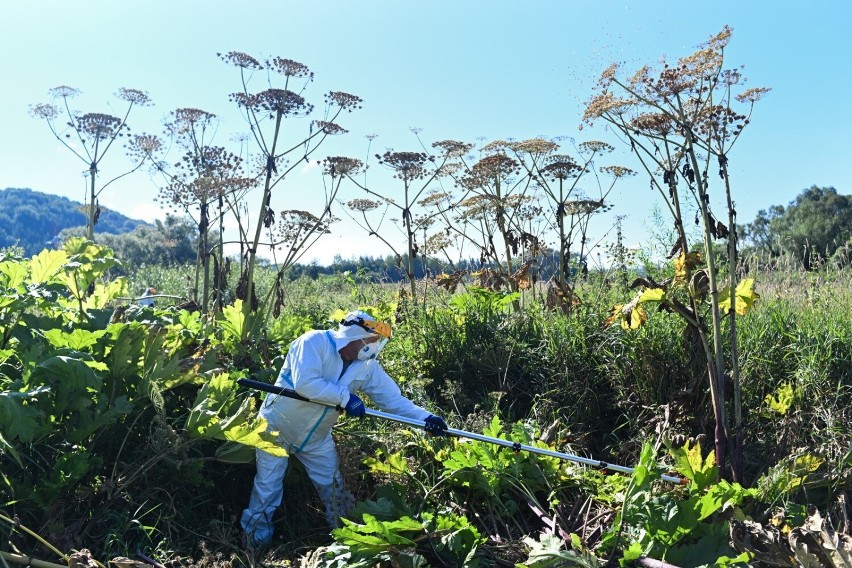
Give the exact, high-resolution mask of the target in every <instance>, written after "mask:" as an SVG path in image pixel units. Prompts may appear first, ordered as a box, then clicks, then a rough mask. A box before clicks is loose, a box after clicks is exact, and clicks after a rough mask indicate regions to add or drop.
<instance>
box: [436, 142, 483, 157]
mask: <svg viewBox="0 0 852 568" xmlns="http://www.w3.org/2000/svg"><path fill="white" fill-rule="evenodd" d="M432 147H433V148H440V149H441V154H442V155H443V156H444V157H445V158H459V157H461V156H464V155H465V154H467V153H468V152H470V150H471V148H473V144H468V143H467V142H459V141H458V140H441V141H439V142H433V143H432Z"/></svg>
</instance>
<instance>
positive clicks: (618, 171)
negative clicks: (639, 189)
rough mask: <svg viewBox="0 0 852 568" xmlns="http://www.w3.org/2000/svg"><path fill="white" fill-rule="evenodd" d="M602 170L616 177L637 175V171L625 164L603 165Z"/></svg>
mask: <svg viewBox="0 0 852 568" xmlns="http://www.w3.org/2000/svg"><path fill="white" fill-rule="evenodd" d="M601 172H603V173H605V174H609V175H611V176H612V177H614V178H625V177H631V176H635V175H636V172H635V171H633V170H631V169H630V168H625V167H624V166H603V167H601Z"/></svg>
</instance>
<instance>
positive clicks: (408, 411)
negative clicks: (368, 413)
mask: <svg viewBox="0 0 852 568" xmlns="http://www.w3.org/2000/svg"><path fill="white" fill-rule="evenodd" d="M372 363H373V367H374V368H373V369H372V374H371V375H370V377H369V378H368V379H367V380H366V381H364V383H363V384H362V385H361V389H362V390H363V391H364V392H365V393H367V394H368V395H369V396H370V398H371V399H373V401H374V402H375V403H376V405H378V407H379V408H380V409H381V410H383V411H384V412H389V413H391V414H398V415H400V416H405V417H406V418H412V419H414V420H425V419H426V417H427V416H429V415H430V414H431V412H429V411H428V410H426V409H425V408H421V407H419V406H417V405H416V404H414V403H413V402H411V401H410V400H409V399H407V398H405V397H404V396H402V392H401V391H400V390H399V386H398V385H397V384H396V382H395V381H394V380H393V379H392V378H391V377H390V375H388V374H387V372H385V370H384V369H383V368H382V366H381V365H380V364H379V362H378V361H375V360H374V361H372Z"/></svg>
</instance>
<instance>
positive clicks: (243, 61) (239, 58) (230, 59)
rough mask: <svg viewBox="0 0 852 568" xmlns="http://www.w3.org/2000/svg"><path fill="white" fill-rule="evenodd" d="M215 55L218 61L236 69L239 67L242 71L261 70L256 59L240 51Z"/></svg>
mask: <svg viewBox="0 0 852 568" xmlns="http://www.w3.org/2000/svg"><path fill="white" fill-rule="evenodd" d="M216 55H218V56H219V59H221V60H222V61H224V62H225V63H228V64H230V65H234V66H236V67H241V68H243V69H263V65H261V64H260V62H259V61H258V60H257V59H255V58H254V57H252V56H251V55H248V54H246V53H242V52H240V51H229V52H228V53H225V54H224V55H223V54H221V53H217V54H216Z"/></svg>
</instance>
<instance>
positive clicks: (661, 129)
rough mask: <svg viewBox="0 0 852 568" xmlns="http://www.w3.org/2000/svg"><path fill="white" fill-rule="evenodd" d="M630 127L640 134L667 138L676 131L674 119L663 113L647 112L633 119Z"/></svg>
mask: <svg viewBox="0 0 852 568" xmlns="http://www.w3.org/2000/svg"><path fill="white" fill-rule="evenodd" d="M630 125H631V126H633V128H635V129H636V130H637V131H638V132H639V134H649V135H651V136H661V137H665V136H668V135H669V134H671V133H672V132H673V131H674V124H673V122H672V117H671V116H669V115H668V114H665V113H662V112H646V113H643V114H640V115H638V116H635V117H633V119H632V120H631V121H630Z"/></svg>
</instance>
